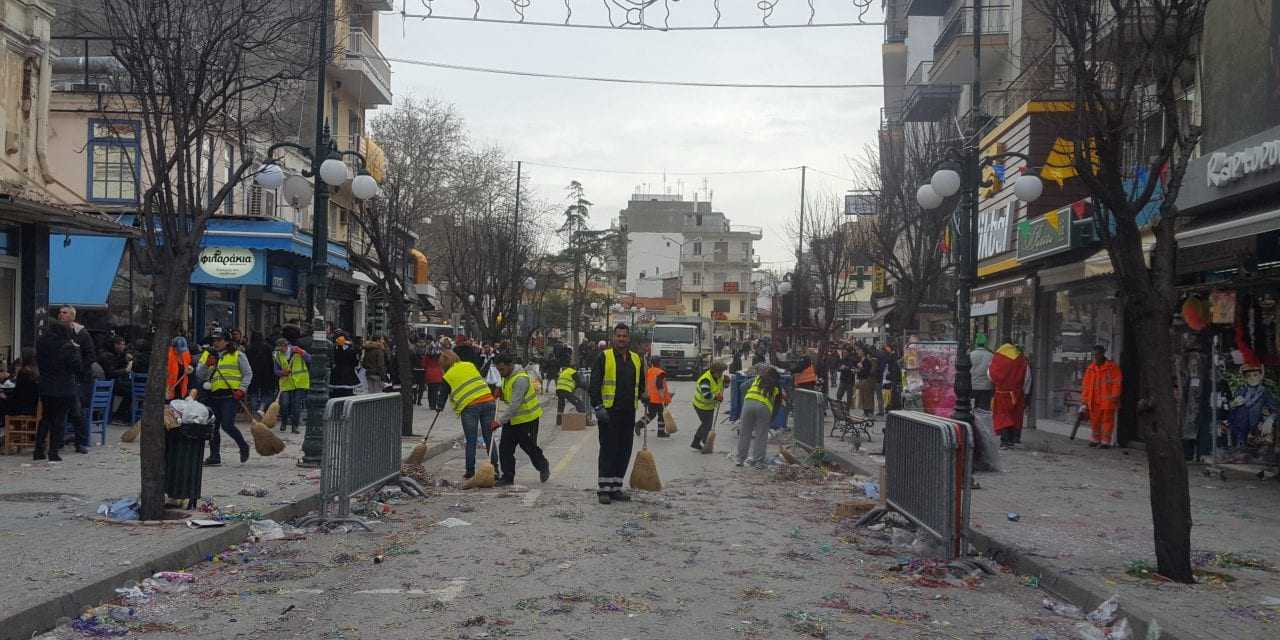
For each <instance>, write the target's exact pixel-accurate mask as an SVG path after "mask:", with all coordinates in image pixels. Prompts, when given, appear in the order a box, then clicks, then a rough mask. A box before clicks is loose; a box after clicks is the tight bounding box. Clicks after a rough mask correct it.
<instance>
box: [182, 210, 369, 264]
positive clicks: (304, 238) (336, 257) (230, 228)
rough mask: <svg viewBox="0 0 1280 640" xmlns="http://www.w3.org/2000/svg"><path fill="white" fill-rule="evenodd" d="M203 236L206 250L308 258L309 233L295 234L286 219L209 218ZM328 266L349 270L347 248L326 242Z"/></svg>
mask: <svg viewBox="0 0 1280 640" xmlns="http://www.w3.org/2000/svg"><path fill="white" fill-rule="evenodd" d="M204 236H205V237H204V246H206V247H215V246H216V247H240V248H242V249H266V250H269V251H288V252H290V253H293V254H296V255H300V256H304V257H308V258H309V257H311V234H309V233H306V232H305V231H299V230H298V229H297V228H296V227H295V226H294V224H293V223H292V222H289V221H288V220H280V219H278V218H250V217H245V216H234V217H227V216H219V217H216V218H210V219H209V227H208V229H206V230H205V234H204ZM329 264H330V265H333V266H334V267H336V268H338V269H341V270H343V271H349V270H351V264H350V262H349V261H348V254H347V248H346V247H344V246H342V245H341V244H338V243H336V242H332V241H331V242H329Z"/></svg>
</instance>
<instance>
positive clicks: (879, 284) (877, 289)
mask: <svg viewBox="0 0 1280 640" xmlns="http://www.w3.org/2000/svg"><path fill="white" fill-rule="evenodd" d="M887 290H888V284H887V283H886V282H885V272H884V267H871V293H872V295H877V296H882V295H884V294H885V293H887Z"/></svg>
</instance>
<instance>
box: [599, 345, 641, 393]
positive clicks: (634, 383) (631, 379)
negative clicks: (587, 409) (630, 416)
mask: <svg viewBox="0 0 1280 640" xmlns="http://www.w3.org/2000/svg"><path fill="white" fill-rule="evenodd" d="M610 348H612V347H610ZM628 353H630V352H628ZM644 371H645V366H644V358H643V357H641V358H640V370H639V371H636V370H635V367H634V366H632V363H631V357H630V356H629V355H628V356H627V357H625V358H619V359H618V380H617V384H616V386H615V387H614V396H613V406H614V407H634V406H635V403H636V398H641V397H643V393H644ZM603 383H604V352H603V351H602V352H600V354H599V355H597V356H596V361H595V364H594V365H593V366H592V368H591V385H590V389H589V390H588V391H589V393H590V394H591V406H593V407H601V406H604V399H603V397H602V396H601V393H600V389H601V387H602V386H603Z"/></svg>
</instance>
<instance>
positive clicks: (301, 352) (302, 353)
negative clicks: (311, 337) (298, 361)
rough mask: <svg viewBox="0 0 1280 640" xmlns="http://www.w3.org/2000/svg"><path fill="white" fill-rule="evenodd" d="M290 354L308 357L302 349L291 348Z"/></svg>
mask: <svg viewBox="0 0 1280 640" xmlns="http://www.w3.org/2000/svg"><path fill="white" fill-rule="evenodd" d="M289 353H292V354H294V355H299V356H301V355H306V352H305V351H303V350H302V347H291V348H290V349H289Z"/></svg>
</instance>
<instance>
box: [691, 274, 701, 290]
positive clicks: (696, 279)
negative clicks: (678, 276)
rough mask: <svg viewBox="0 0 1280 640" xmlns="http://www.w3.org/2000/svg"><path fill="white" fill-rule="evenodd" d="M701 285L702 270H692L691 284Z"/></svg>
mask: <svg viewBox="0 0 1280 640" xmlns="http://www.w3.org/2000/svg"><path fill="white" fill-rule="evenodd" d="M701 285H702V272H701V271H694V272H693V286H695V287H697V286H701Z"/></svg>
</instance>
